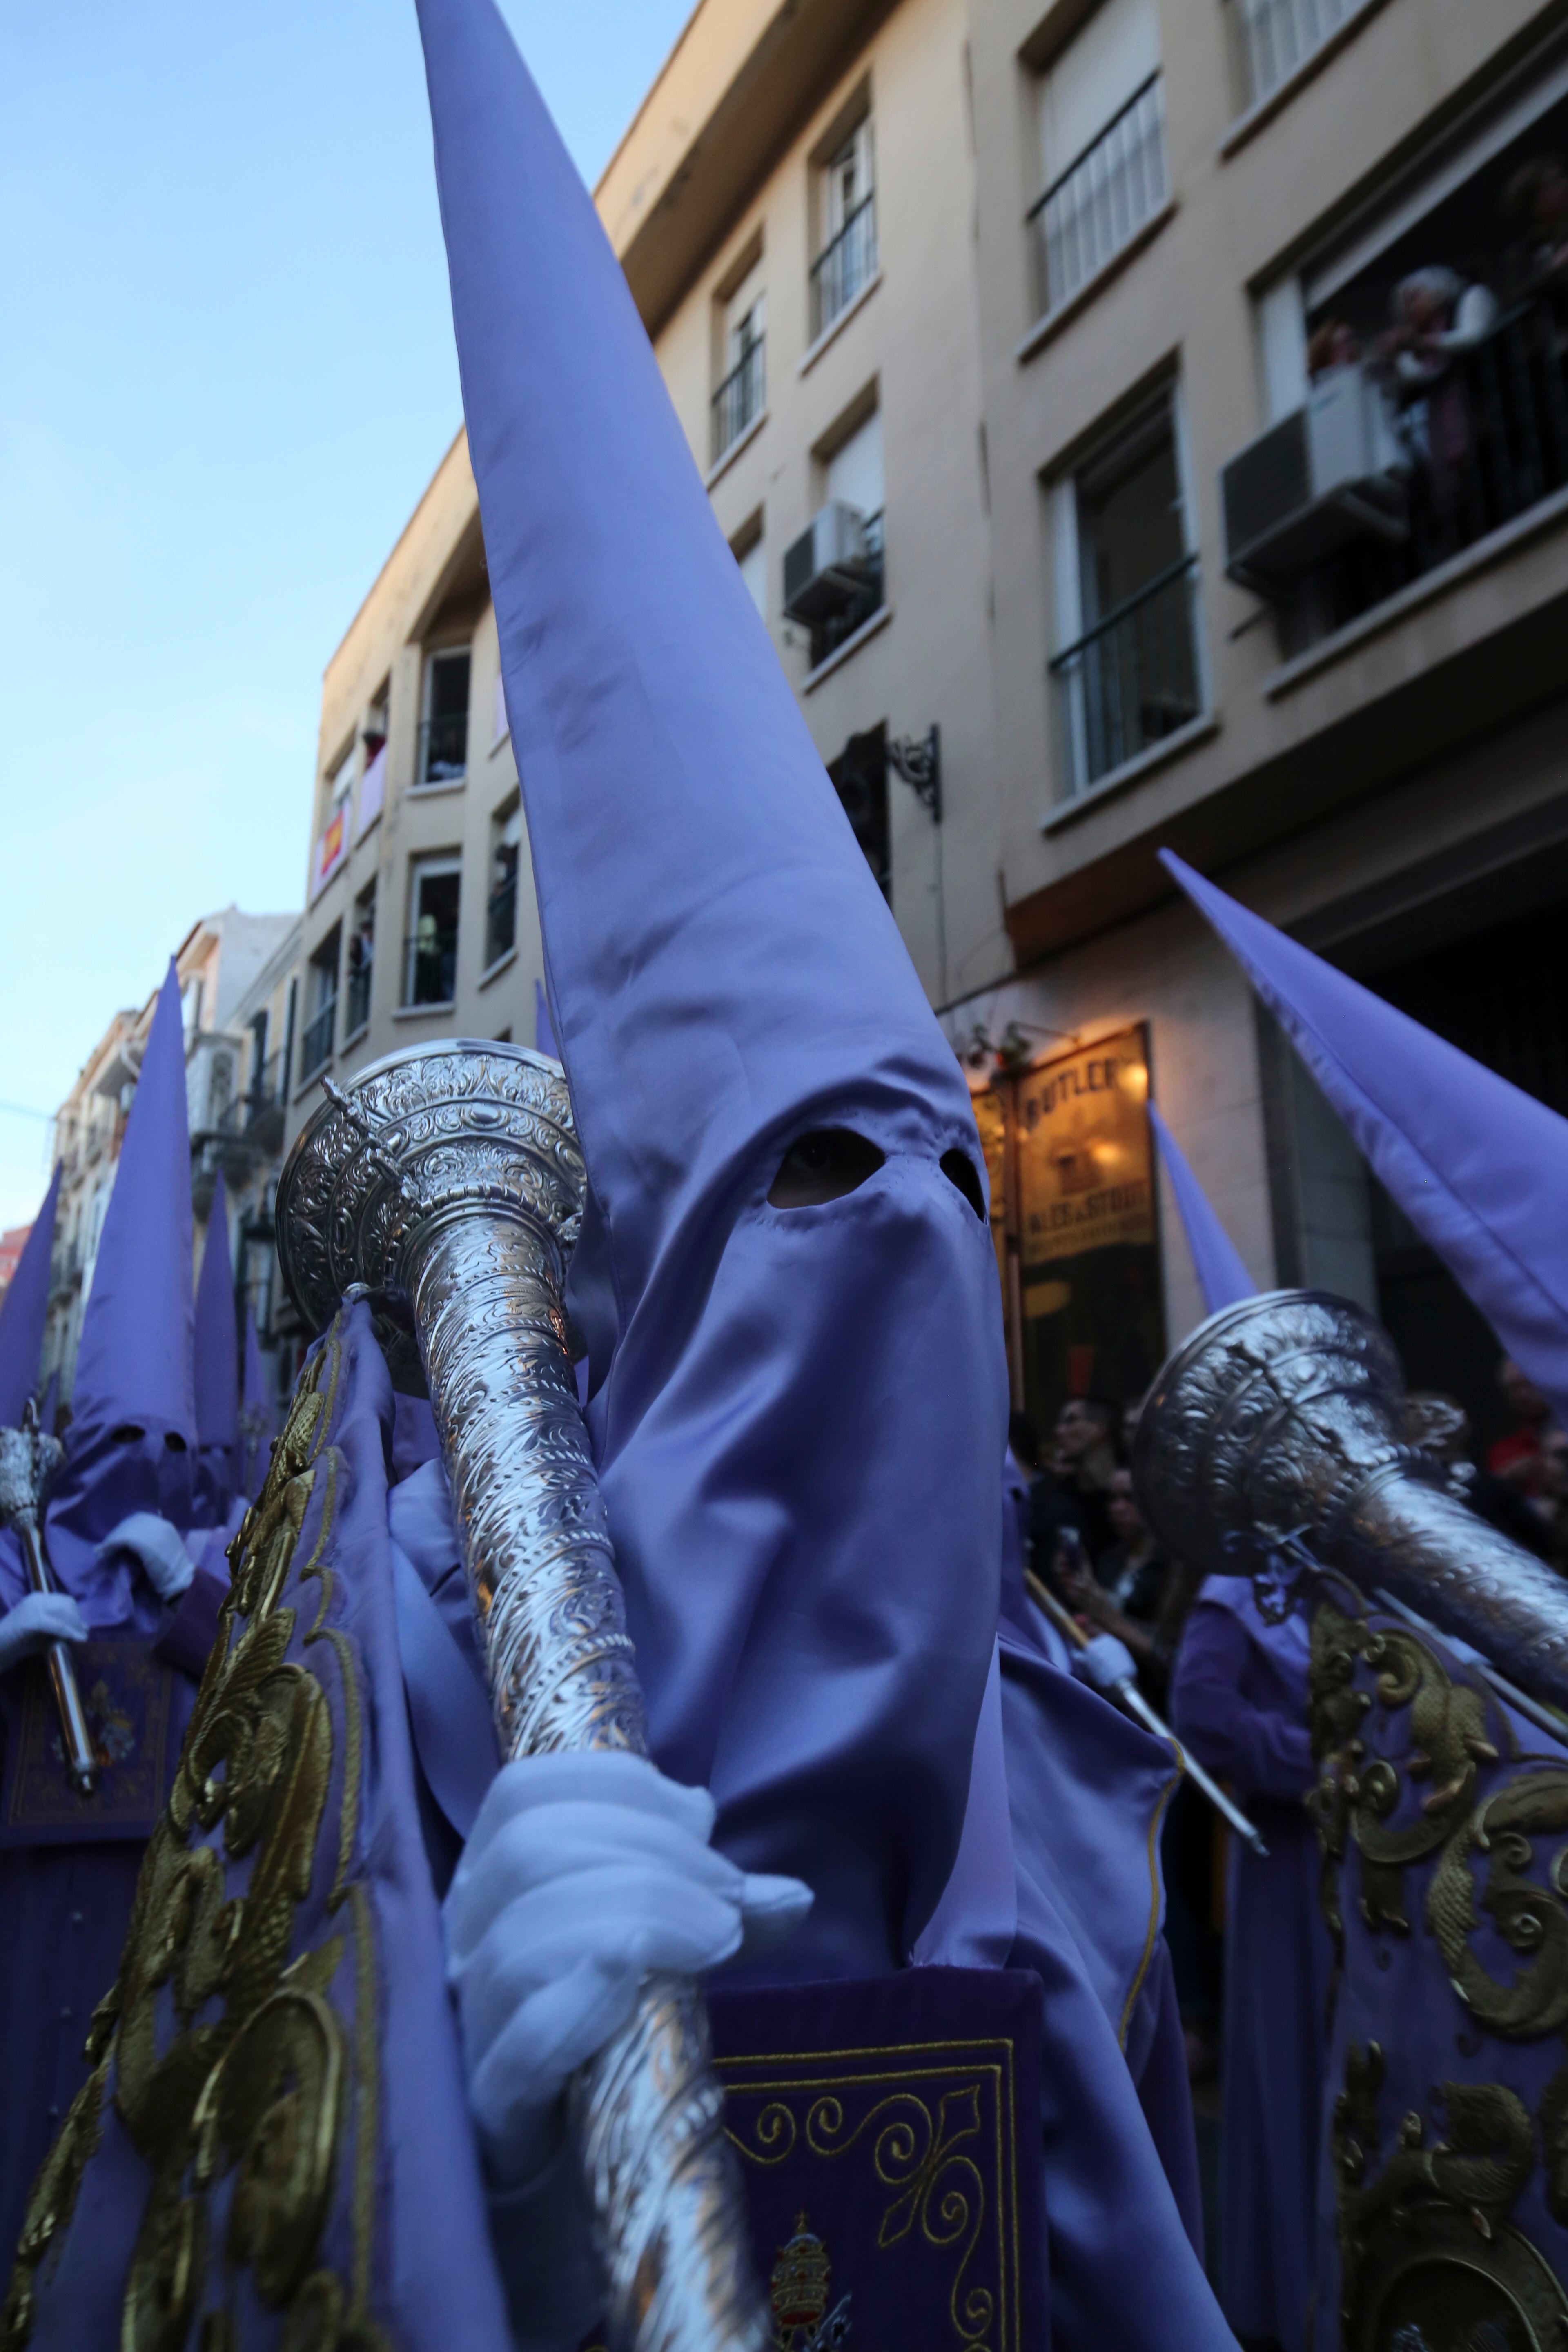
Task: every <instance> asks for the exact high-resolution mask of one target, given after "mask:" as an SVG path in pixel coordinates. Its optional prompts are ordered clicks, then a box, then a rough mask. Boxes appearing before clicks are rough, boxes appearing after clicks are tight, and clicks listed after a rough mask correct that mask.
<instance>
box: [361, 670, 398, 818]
mask: <svg viewBox="0 0 1568 2352" xmlns="http://www.w3.org/2000/svg"><path fill="white" fill-rule="evenodd" d="M391 702H392V688H391V684H390V681H389V682H388V683H387V684H386V685H384V686H383V688H381V691H380V692H379V694H378V695H377V696H376V698H375V700H374V702H373V703H372V704H371V706H370V709H368V710H367V711H366V712H365V715H364V725H363V727H362V728H361V730H360V735H361V740H363V744H364V773H363V776H362V777H361V779H360V788H359V832H358V835H357V838H358V839H359V840H361V841H363V839H364V836H365V835H366V834H367V833H368V832H369V831H370V828H371V826H372V825H373V824H374V823H375V820H376V818H377V817H378V816H379V815H380V814H381V812H382V809H383V807H384V804H385V801H386V738H387V734H388V732H389V730H390V728H391V716H390V712H391Z"/></svg>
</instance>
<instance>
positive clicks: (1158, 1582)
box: [1057, 1470, 1176, 1706]
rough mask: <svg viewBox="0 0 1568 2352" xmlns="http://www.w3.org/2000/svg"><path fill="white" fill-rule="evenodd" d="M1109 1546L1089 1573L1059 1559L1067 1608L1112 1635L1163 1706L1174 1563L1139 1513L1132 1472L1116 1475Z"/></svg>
mask: <svg viewBox="0 0 1568 2352" xmlns="http://www.w3.org/2000/svg"><path fill="white" fill-rule="evenodd" d="M1106 1507H1107V1512H1108V1515H1109V1517H1110V1527H1111V1536H1112V1539H1111V1541H1110V1543H1109V1544H1108V1545H1107V1546H1106V1548H1105V1549H1104V1550H1103V1551H1102V1552H1100V1556H1099V1558H1098V1559H1096V1560H1095V1562H1094V1566H1093V1571H1092V1573H1091V1572H1090V1570H1089V1566H1088V1564H1087V1562H1085V1561H1083V1560H1082V1559H1072V1558H1071V1557H1070V1553H1071V1549H1072V1548H1071V1546H1070V1545H1069V1546H1068V1556H1067V1557H1065V1558H1064V1557H1058V1569H1057V1573H1058V1579H1059V1580H1060V1583H1061V1586H1062V1590H1063V1591H1064V1593H1065V1594H1066V1595H1067V1601H1068V1607H1069V1608H1070V1609H1072V1610H1074V1611H1076V1612H1077V1613H1078V1614H1079V1616H1081V1617H1085V1618H1087V1619H1088V1621H1089V1623H1090V1624H1091V1625H1092V1626H1093V1627H1094V1630H1095V1632H1096V1633H1114V1634H1115V1636H1116V1638H1117V1640H1118V1641H1119V1642H1123V1643H1126V1645H1127V1647H1128V1649H1129V1650H1131V1653H1132V1655H1133V1658H1134V1659H1135V1661H1136V1662H1137V1666H1138V1683H1139V1687H1140V1689H1141V1690H1142V1693H1143V1695H1144V1696H1145V1698H1147V1699H1148V1700H1149V1701H1150V1703H1151V1705H1152V1706H1163V1703H1164V1696H1165V1685H1166V1682H1167V1680H1168V1679H1169V1675H1170V1671H1171V1657H1172V1654H1173V1649H1174V1646H1175V1643H1174V1638H1173V1632H1172V1630H1171V1629H1170V1627H1169V1625H1168V1622H1167V1621H1168V1615H1169V1602H1170V1599H1171V1592H1172V1587H1173V1584H1174V1583H1175V1581H1176V1579H1175V1576H1174V1573H1173V1569H1172V1565H1171V1562H1170V1560H1169V1559H1168V1558H1167V1557H1166V1555H1165V1553H1164V1552H1163V1551H1162V1550H1161V1549H1160V1547H1159V1545H1158V1544H1157V1543H1156V1542H1155V1540H1154V1538H1153V1537H1152V1535H1151V1533H1150V1531H1149V1529H1148V1528H1147V1527H1146V1526H1145V1524H1144V1520H1143V1515H1142V1512H1141V1511H1140V1509H1139V1508H1138V1498H1137V1496H1136V1495H1135V1494H1134V1493H1133V1491H1132V1473H1131V1470H1113V1471H1112V1472H1111V1474H1110V1494H1109V1496H1108V1497H1107V1506H1106Z"/></svg>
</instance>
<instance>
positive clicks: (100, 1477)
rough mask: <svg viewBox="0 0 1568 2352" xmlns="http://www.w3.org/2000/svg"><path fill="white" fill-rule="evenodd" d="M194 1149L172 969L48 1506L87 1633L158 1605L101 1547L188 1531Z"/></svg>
mask: <svg viewBox="0 0 1568 2352" xmlns="http://www.w3.org/2000/svg"><path fill="white" fill-rule="evenodd" d="M191 1254H192V1240H191V1145H190V1129H189V1121H188V1118H187V1116H186V1109H185V1046H184V1024H183V1022H182V1019H181V1012H180V983H179V981H178V978H177V977H176V974H175V971H174V962H173V961H172V960H171V961H170V965H169V970H168V974H167V977H166V978H165V980H164V982H163V987H162V988H161V989H160V990H159V992H158V1002H157V1005H156V1007H155V1009H154V1011H153V1024H152V1027H151V1029H150V1031H149V1033H148V1037H147V1045H146V1050H145V1052H144V1053H143V1055H142V1068H141V1073H140V1075H139V1076H138V1078H137V1082H136V1094H135V1097H134V1099H133V1101H132V1106H131V1116H130V1118H129V1119H128V1120H127V1122H126V1128H125V1137H124V1140H123V1142H122V1143H121V1148H120V1159H119V1162H118V1164H117V1166H116V1168H115V1171H114V1189H113V1191H112V1192H110V1196H109V1207H108V1210H107V1212H106V1213H105V1216H104V1220H103V1231H102V1234H101V1235H100V1240H99V1244H98V1256H97V1259H96V1262H95V1265H94V1268H93V1276H92V1288H91V1290H90V1291H89V1294H88V1301H87V1309H86V1312H85V1314H84V1315H83V1317H82V1327H81V1345H80V1348H79V1350H78V1354H77V1368H76V1382H75V1386H74V1388H73V1390H72V1392H71V1411H72V1417H71V1425H70V1432H69V1435H68V1441H67V1445H66V1466H65V1470H64V1472H63V1474H62V1475H61V1478H60V1483H59V1485H58V1487H57V1489H56V1491H55V1496H54V1498H53V1500H52V1501H51V1503H50V1505H49V1509H48V1528H47V1532H48V1541H49V1546H50V1553H51V1559H52V1562H53V1566H54V1569H55V1572H56V1574H57V1576H58V1578H59V1580H60V1581H61V1583H62V1584H63V1585H64V1587H65V1589H66V1591H68V1592H70V1593H73V1594H74V1595H75V1597H76V1599H77V1600H78V1601H79V1603H80V1605H81V1608H82V1611H83V1613H84V1615H85V1616H86V1617H87V1620H88V1622H89V1624H93V1625H113V1624H120V1623H123V1622H127V1621H131V1620H134V1619H136V1618H137V1616H138V1612H142V1613H145V1611H146V1610H147V1609H149V1608H150V1609H151V1610H152V1612H153V1622H155V1620H156V1604H155V1603H154V1602H152V1601H149V1600H148V1597H147V1594H146V1592H145V1591H142V1587H141V1586H140V1585H139V1584H138V1583H137V1582H136V1580H134V1579H133V1578H132V1572H131V1570H130V1567H129V1566H128V1564H127V1560H126V1558H125V1556H124V1555H122V1554H117V1555H116V1556H115V1557H114V1559H112V1560H110V1561H108V1562H100V1561H99V1560H98V1559H97V1557H96V1554H97V1547H98V1545H99V1543H100V1542H101V1540H102V1539H103V1538H104V1537H105V1536H106V1535H108V1533H109V1531H110V1528H113V1527H115V1526H117V1525H118V1524H119V1522H120V1521H121V1519H122V1518H124V1517H127V1516H128V1514H129V1513H131V1512H132V1511H158V1512H161V1513H162V1515H163V1517H165V1518H167V1519H172V1520H173V1521H174V1525H175V1526H176V1527H180V1528H186V1527H189V1526H190V1524H191V1450H192V1448H193V1447H194V1446H195V1438H196V1408H195V1379H194V1372H193V1360H192V1359H193V1341H194V1325H195V1311H194V1307H193V1302H192V1297H191Z"/></svg>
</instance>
